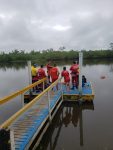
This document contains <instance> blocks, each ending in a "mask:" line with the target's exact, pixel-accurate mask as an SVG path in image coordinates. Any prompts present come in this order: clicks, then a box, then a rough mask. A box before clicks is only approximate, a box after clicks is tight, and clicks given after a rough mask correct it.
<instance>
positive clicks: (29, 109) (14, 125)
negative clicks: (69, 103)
mask: <svg viewBox="0 0 113 150" xmlns="http://www.w3.org/2000/svg"><path fill="white" fill-rule="evenodd" d="M44 82H46V79H43V80H41V81H38V82H37V83H34V84H32V85H30V86H28V87H26V88H24V89H23V90H21V91H18V92H16V93H14V94H12V95H10V96H9V97H5V98H4V99H2V100H0V104H3V103H6V102H7V101H9V100H11V99H12V98H14V97H15V96H18V95H21V97H22V99H23V94H25V92H26V91H28V90H30V89H31V88H33V87H34V86H36V85H37V84H40V83H43V85H44ZM57 84H58V90H57V89H56V85H57ZM81 97H82V98H83V99H84V100H86V99H87V98H88V97H89V99H88V101H92V100H93V98H94V93H93V90H92V87H91V84H90V82H89V83H87V85H86V86H85V87H84V88H83V89H82V95H80V94H79V91H78V89H76V88H75V89H74V90H70V91H66V88H65V85H64V84H62V83H61V80H60V79H58V80H57V81H55V82H54V83H53V84H51V85H50V86H49V87H48V88H46V89H45V90H44V86H43V91H42V92H41V93H40V94H38V95H37V96H36V97H35V98H34V99H33V100H32V101H31V102H29V103H28V104H26V105H25V106H24V107H23V108H22V109H21V110H19V111H18V112H17V113H15V114H14V115H13V116H12V117H11V118H9V119H8V120H7V121H6V122H4V123H3V124H2V125H1V126H0V129H1V130H2V129H6V130H10V143H11V149H12V150H15V149H16V150H25V149H30V147H31V146H32V149H33V147H34V149H35V147H36V145H38V144H39V142H40V140H41V138H42V136H43V134H44V133H45V131H46V130H47V128H48V126H49V124H50V122H51V120H52V118H53V117H54V115H55V113H56V112H57V110H58V108H59V107H60V105H61V104H62V102H63V100H65V99H68V100H69V99H70V100H78V99H79V98H81ZM36 138H37V142H36V145H33V144H32V143H33V141H34V140H35V139H36Z"/></svg>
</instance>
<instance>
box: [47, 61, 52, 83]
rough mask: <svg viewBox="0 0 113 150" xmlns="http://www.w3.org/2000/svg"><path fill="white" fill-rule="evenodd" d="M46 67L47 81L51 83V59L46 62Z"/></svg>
mask: <svg viewBox="0 0 113 150" xmlns="http://www.w3.org/2000/svg"><path fill="white" fill-rule="evenodd" d="M46 67H47V74H48V82H49V83H51V82H50V71H51V68H52V67H53V66H51V61H49V62H48V64H47V65H46Z"/></svg>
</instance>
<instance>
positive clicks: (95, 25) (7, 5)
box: [0, 0, 113, 51]
mask: <svg viewBox="0 0 113 150" xmlns="http://www.w3.org/2000/svg"><path fill="white" fill-rule="evenodd" d="M110 42H113V0H0V51H12V50H14V49H25V50H26V51H30V50H33V49H35V50H42V49H48V48H54V49H58V48H59V47H60V46H65V47H66V49H78V50H80V49H87V50H89V49H100V48H103V49H106V48H109V43H110Z"/></svg>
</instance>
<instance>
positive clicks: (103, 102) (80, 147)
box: [0, 60, 113, 150]
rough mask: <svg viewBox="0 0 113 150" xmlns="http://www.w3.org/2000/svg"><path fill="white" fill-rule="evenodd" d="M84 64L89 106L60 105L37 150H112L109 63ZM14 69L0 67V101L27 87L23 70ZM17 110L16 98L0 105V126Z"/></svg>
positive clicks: (112, 75)
mask: <svg viewBox="0 0 113 150" xmlns="http://www.w3.org/2000/svg"><path fill="white" fill-rule="evenodd" d="M84 64H85V65H84V66H83V74H84V75H85V76H86V77H87V80H88V81H91V82H92V84H93V87H94V91H95V99H94V102H93V104H85V105H81V106H79V105H78V104H75V103H72V104H67V103H64V104H63V105H62V106H61V107H60V109H59V111H58V113H57V115H56V117H55V118H54V120H53V122H52V125H51V126H50V128H49V130H48V131H47V132H46V133H45V135H44V138H43V139H42V141H41V144H40V146H39V147H37V150H38V149H40V150H75V149H76V150H113V142H112V141H113V116H112V114H113V61H109V60H108V61H106V62H99V63H98V62H97V61H96V62H92V63H89V62H86V63H84ZM17 66H18V65H17ZM17 66H16V67H15V66H13V65H12V67H10V66H7V65H6V66H4V65H0V98H2V97H3V96H6V95H8V94H10V93H12V92H14V91H16V90H19V89H21V88H23V87H24V86H26V85H28V83H29V82H28V69H27V66H26V65H21V66H19V67H17ZM63 66H64V64H62V65H59V68H60V69H62V67H63ZM69 66H70V64H67V68H69ZM103 75H104V76H105V77H106V78H105V79H101V78H100V77H101V76H103ZM21 107H22V104H21V100H20V97H18V98H17V99H14V100H12V101H11V102H8V103H7V104H5V105H1V106H0V124H1V123H2V122H4V121H5V120H6V119H7V118H8V117H9V116H11V115H12V114H13V113H15V112H16V111H18V110H19V109H20V108H21Z"/></svg>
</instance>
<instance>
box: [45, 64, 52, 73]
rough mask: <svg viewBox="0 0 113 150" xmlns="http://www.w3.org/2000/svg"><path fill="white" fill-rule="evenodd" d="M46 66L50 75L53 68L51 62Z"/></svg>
mask: <svg viewBox="0 0 113 150" xmlns="http://www.w3.org/2000/svg"><path fill="white" fill-rule="evenodd" d="M46 67H47V73H48V75H50V70H51V68H52V66H50V64H47V65H46Z"/></svg>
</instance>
